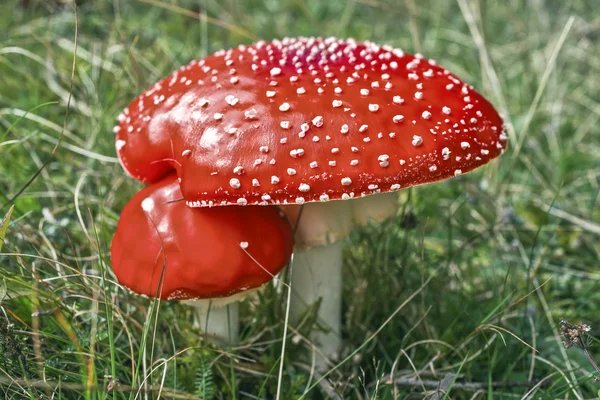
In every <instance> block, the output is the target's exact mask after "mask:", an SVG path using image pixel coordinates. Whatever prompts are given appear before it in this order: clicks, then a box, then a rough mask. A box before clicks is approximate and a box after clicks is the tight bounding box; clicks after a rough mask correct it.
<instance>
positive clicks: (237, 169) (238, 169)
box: [233, 165, 246, 175]
mask: <svg viewBox="0 0 600 400" xmlns="http://www.w3.org/2000/svg"><path fill="white" fill-rule="evenodd" d="M244 172H246V171H244V167H242V166H241V165H238V166H237V167H235V168H234V169H233V173H234V174H236V175H244Z"/></svg>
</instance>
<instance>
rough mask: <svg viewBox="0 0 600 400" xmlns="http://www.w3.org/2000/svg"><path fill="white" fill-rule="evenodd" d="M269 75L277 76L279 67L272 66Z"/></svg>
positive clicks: (279, 71)
mask: <svg viewBox="0 0 600 400" xmlns="http://www.w3.org/2000/svg"><path fill="white" fill-rule="evenodd" d="M270 73H271V76H278V75H280V74H281V68H278V67H273V68H271V72H270Z"/></svg>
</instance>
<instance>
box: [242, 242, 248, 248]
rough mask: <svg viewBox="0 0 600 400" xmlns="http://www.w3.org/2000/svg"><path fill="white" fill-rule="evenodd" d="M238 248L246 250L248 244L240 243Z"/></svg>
mask: <svg viewBox="0 0 600 400" xmlns="http://www.w3.org/2000/svg"><path fill="white" fill-rule="evenodd" d="M240 247H241V248H242V249H244V250H246V249H247V248H248V242H240Z"/></svg>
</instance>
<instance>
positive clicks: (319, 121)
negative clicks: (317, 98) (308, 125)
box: [312, 115, 323, 128]
mask: <svg viewBox="0 0 600 400" xmlns="http://www.w3.org/2000/svg"><path fill="white" fill-rule="evenodd" d="M312 123H313V125H314V126H316V127H317V128H320V127H321V126H323V117H322V116H320V115H317V116H316V117H314V118H313V120H312Z"/></svg>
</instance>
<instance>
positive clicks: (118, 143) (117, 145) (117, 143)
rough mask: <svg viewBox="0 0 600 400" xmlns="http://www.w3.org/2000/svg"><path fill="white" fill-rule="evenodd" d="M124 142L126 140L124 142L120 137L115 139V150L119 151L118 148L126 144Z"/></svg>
mask: <svg viewBox="0 0 600 400" xmlns="http://www.w3.org/2000/svg"><path fill="white" fill-rule="evenodd" d="M126 144H127V142H126V141H124V140H121V139H119V140H117V142H116V143H115V146H116V148H117V151H119V150H121V149H122V148H123V147H125V145H126Z"/></svg>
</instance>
